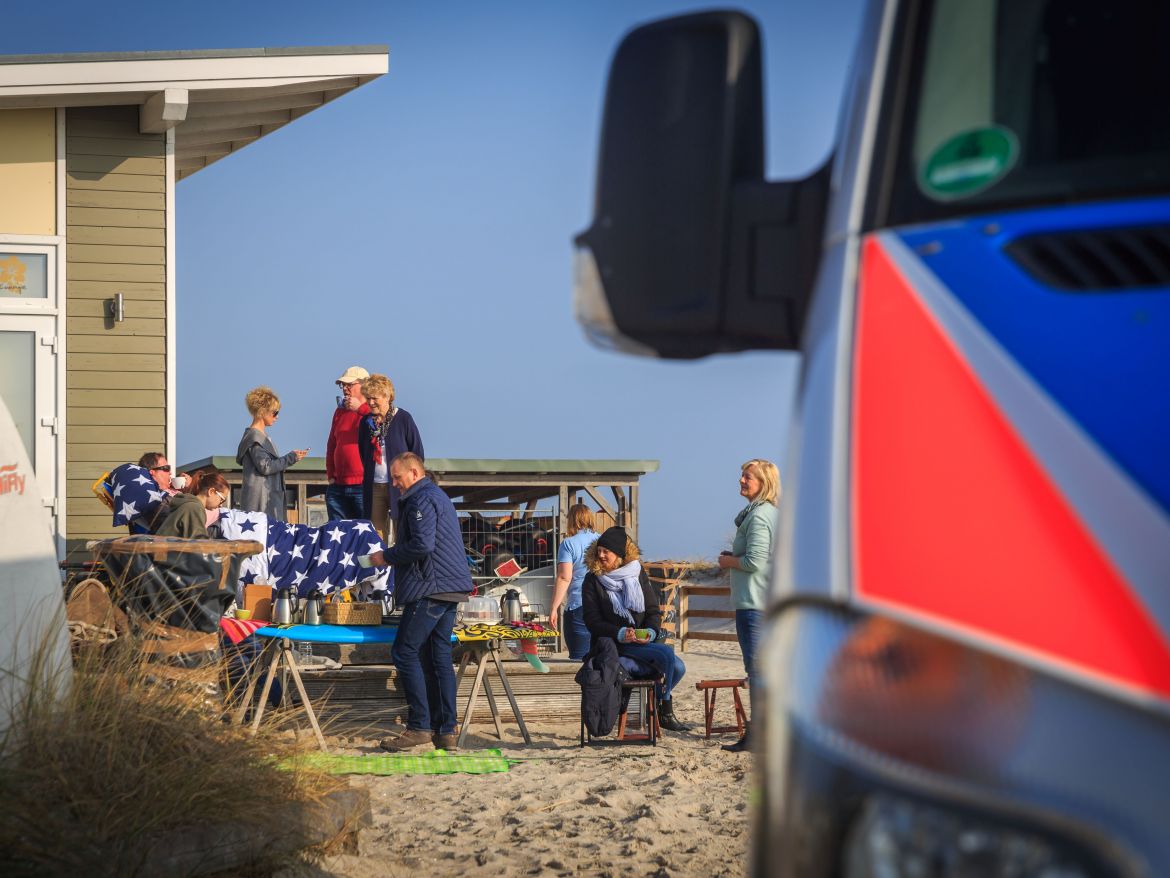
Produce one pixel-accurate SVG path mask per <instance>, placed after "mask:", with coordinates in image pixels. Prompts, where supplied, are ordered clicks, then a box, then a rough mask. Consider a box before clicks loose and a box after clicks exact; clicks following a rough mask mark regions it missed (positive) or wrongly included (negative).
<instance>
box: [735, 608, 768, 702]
mask: <svg viewBox="0 0 1170 878" xmlns="http://www.w3.org/2000/svg"><path fill="white" fill-rule="evenodd" d="M763 627H764V614H763V613H762V612H761V611H760V610H736V611H735V636H736V638H737V639H738V640H739V651H740V652H742V653H743V669H744V672H745V673H746V674H747V678H748V692H750V693H751V698H752V707H755V704H756V696H757V695H758V694H759V692H760V689H759V686H760V672H759V669H758V668H757V667H756V654H757V653H758V652H759V648H760V632H761V630H762V629H763Z"/></svg>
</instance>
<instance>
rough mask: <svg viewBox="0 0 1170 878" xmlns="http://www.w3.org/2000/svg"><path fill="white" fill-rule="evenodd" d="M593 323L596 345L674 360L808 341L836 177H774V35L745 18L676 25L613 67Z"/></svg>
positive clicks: (631, 38) (589, 328)
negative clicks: (768, 54) (767, 51)
mask: <svg viewBox="0 0 1170 878" xmlns="http://www.w3.org/2000/svg"><path fill="white" fill-rule="evenodd" d="M600 152H601V155H600V161H599V165H598V172H597V189H596V196H595V205H594V219H593V224H592V225H591V226H590V227H589V228H588V229H587V230H586V231H584V232H582V233H581V234H580V235H579V236H578V237H577V239H576V242H575V243H576V245H577V271H576V274H577V277H576V291H575V296H576V302H575V304H576V312H577V319H578V321H579V322H581V324H582V325H583V327H584V328H585V331H586V333H587V334H588V335H589V337H590V338H591V339H593V340H594V341H595V342H597V343H599V344H602V345H604V346H608V347H616V348H620V349H623V350H629V351H634V352H638V353H645V354H650V355H656V356H661V357H668V358H678V359H691V358H695V357H702V356H707V355H709V354H714V353H720V352H725V351H742V350H753V349H792V348H795V347H797V346H798V345H799V341H800V329H801V325H802V323H803V321H804V314H805V310H806V307H807V301H808V298H809V295H810V294H811V290H812V285H813V281H814V279H815V274H816V267H817V264H818V263H819V259H820V239H821V233H822V229H823V225H824V214H825V204H826V201H827V193H828V176H827V175H828V171H827V165H826V168H825V169H822V171H819V172H817V173H816V174H814V175H813V176H811V177H810V178H808V179H807V180H802V181H796V182H785V183H768V182H766V181H765V180H764V118H763V77H762V70H761V60H760V40H759V30H758V28H757V26H756V23H755V22H754V21H753V20H752V19H751V18H749V17H747V16H746V15H743V14H741V13H737V12H710V13H700V14H697V15H687V16H682V17H679V18H671V19H665V20H663V21H659V22H654V23H652V24H649V25H645V26H643V27H640V28H637V29H635V30H634V31H632V32H630V33H629V34H628V35H627V36H626V37H625V39H623V40H622V43H621V45H620V46H619V47H618V50H617V53H616V55H615V56H614V60H613V64H612V66H611V69H610V76H609V84H608V86H607V89H606V98H605V115H604V119H603V123H602V133H601V150H600Z"/></svg>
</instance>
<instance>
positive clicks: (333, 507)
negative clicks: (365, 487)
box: [325, 485, 364, 521]
mask: <svg viewBox="0 0 1170 878" xmlns="http://www.w3.org/2000/svg"><path fill="white" fill-rule="evenodd" d="M325 509H326V510H327V511H328V512H329V520H330V521H337V520H339V519H342V518H363V517H364V516H363V515H362V486H361V485H330V486H329V487H328V488H326V489H325Z"/></svg>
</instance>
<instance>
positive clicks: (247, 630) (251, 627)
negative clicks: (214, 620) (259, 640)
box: [219, 616, 268, 643]
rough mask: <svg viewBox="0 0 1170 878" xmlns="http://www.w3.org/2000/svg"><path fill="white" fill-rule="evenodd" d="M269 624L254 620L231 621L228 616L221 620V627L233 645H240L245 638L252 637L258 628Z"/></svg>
mask: <svg viewBox="0 0 1170 878" xmlns="http://www.w3.org/2000/svg"><path fill="white" fill-rule="evenodd" d="M267 624H268V623H267V622H256V621H253V620H252V619H229V618H228V617H227V616H224V617H223V618H221V619H220V620H219V627H220V628H221V629H222V630H223V633H224V634H226V635H227V639H228V640H230V641H231V642H232V643H239V642H240V641H241V640H243V639H244V638H245V637H251V636H252V635H253V634H254V633H255V632H256V629H257V628H263V627H264V626H265V625H267Z"/></svg>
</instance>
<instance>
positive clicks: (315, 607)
mask: <svg viewBox="0 0 1170 878" xmlns="http://www.w3.org/2000/svg"><path fill="white" fill-rule="evenodd" d="M324 610H325V596H324V595H322V594H321V590H320V589H318V588H315V589H313V590H312V591H311V592H309V594H308V596H307V597H306V598H305V624H306V625H320V624H321V613H322V612H324Z"/></svg>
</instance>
